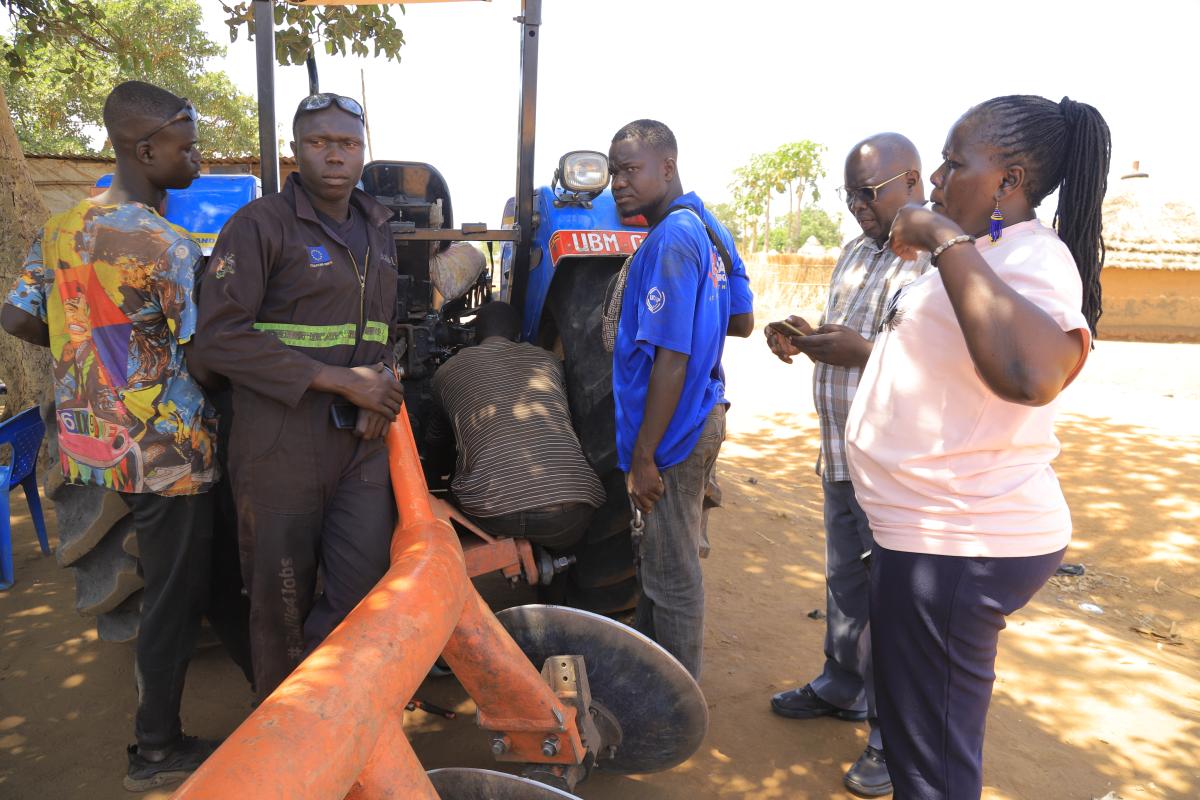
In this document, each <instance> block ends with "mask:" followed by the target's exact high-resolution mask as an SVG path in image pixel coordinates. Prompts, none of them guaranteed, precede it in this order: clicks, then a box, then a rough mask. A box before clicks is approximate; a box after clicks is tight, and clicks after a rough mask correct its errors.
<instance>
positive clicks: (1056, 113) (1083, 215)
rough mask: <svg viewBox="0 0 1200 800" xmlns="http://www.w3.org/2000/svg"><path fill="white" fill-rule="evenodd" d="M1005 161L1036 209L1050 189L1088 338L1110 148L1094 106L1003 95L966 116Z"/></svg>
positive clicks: (1096, 309) (1096, 294) (1095, 312)
mask: <svg viewBox="0 0 1200 800" xmlns="http://www.w3.org/2000/svg"><path fill="white" fill-rule="evenodd" d="M967 116H968V117H970V118H971V119H972V120H973V121H976V122H978V123H982V124H980V125H979V126H978V127H977V128H976V129H977V130H978V131H980V133H981V134H982V135H983V137H984V138H985V141H987V142H988V143H989V144H991V145H992V146H994V147H995V148H997V150H999V153H1000V155H999V157H1000V158H1001V159H1003V160H1005V161H1008V160H1011V159H1014V158H1018V159H1019V161H1020V163H1021V164H1022V165H1023V166H1024V167H1025V176H1026V177H1025V193H1026V195H1027V196H1028V198H1029V201H1030V203H1031V204H1032V205H1033V207H1034V208H1037V207H1038V205H1039V204H1040V203H1041V202H1042V200H1044V199H1046V196H1047V195H1049V194H1050V193H1051V192H1053V191H1054V190H1055V189H1060V191H1059V194H1058V208H1057V209H1056V210H1055V212H1054V228H1055V230H1056V231H1057V232H1058V238H1059V239H1061V240H1062V241H1063V243H1064V244H1065V245H1066V246H1067V249H1068V250H1070V251H1071V255H1072V256H1073V257H1074V259H1075V266H1076V267H1077V268H1078V269H1079V277H1080V278H1081V279H1082V281H1083V307H1082V309H1081V310H1082V311H1083V315H1084V316H1085V317H1086V318H1087V321H1088V327H1089V328H1090V329H1091V331H1092V334H1093V335H1095V333H1096V322H1097V321H1098V320H1099V319H1100V314H1101V307H1100V305H1101V304H1100V301H1101V298H1100V269H1101V268H1102V267H1103V266H1104V238H1103V235H1102V231H1101V210H1102V209H1101V207H1102V205H1103V203H1104V192H1105V191H1106V190H1107V188H1108V162H1109V156H1110V152H1111V149H1112V142H1111V138H1110V137H1109V133H1108V124H1107V123H1105V121H1104V117H1102V116H1100V112H1099V111H1097V110H1096V109H1095V108H1093V107H1092V106H1089V105H1087V104H1085V103H1076V102H1075V101H1074V100H1071V99H1070V98H1068V97H1064V98H1063V99H1062V101H1061V102H1059V103H1055V102H1053V101H1052V100H1047V99H1046V98H1044V97H1038V96H1036V95H1008V96H1006V97H996V98H993V99H991V100H988V101H987V102H984V103H980V104H979V105H977V106H975V107H974V108H972V109H971V110H970V111H968V112H967Z"/></svg>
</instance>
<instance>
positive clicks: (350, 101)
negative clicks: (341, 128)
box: [296, 92, 366, 122]
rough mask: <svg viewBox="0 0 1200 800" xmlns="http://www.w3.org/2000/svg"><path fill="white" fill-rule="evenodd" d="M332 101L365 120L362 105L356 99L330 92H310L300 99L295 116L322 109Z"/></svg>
mask: <svg viewBox="0 0 1200 800" xmlns="http://www.w3.org/2000/svg"><path fill="white" fill-rule="evenodd" d="M334 103H337V107H338V108H340V109H341V110H342V111H345V112H346V113H347V114H353V115H354V116H356V117H358V118H359V119H360V120H363V121H364V122H365V121H366V117H365V116H364V115H363V107H362V106H360V105H359V104H358V101H357V100H355V99H354V98H353V97H342V96H341V95H340V94H333V93H332V92H322V93H321V94H310V95H309V96H308V97H306V98H304V99H303V100H301V101H300V106H299V108H297V109H296V116H300V115H301V114H308V113H311V112H313V111H321V110H324V109H326V108H329V107H330V106H331V105H333V104H334Z"/></svg>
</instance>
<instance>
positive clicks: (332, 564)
mask: <svg viewBox="0 0 1200 800" xmlns="http://www.w3.org/2000/svg"><path fill="white" fill-rule="evenodd" d="M236 392H237V390H235V395H234V420H233V435H232V437H231V443H230V451H229V468H230V473H231V475H232V478H233V481H232V484H233V494H234V499H235V500H236V503H237V516H238V543H239V550H240V555H241V564H242V576H243V578H244V579H245V582H246V588H247V590H248V592H249V595H250V650H251V655H252V657H253V666H254V684H255V689H256V693H257V695H258V696H259V698H260V699H261V698H265V697H266V696H267V695H269V694H270V693H271V692H273V691H274V690H275V687H276V686H278V685H279V684H280V683H281V682H282V681H283V679H284V678H286V677H287V676H288V674H289V673H291V671H292V670H293V669H294V668H295V667H296V665H297V664H299V663H300V661H301V660H303V658H304V657H305V656H307V655H308V654H309V653H310V652H312V651H313V650H314V649H315V648H316V647H317V645H319V644H320V643H321V641H322V640H323V639H324V638H325V637H326V636H327V635H329V633H330V631H332V630H333V629H334V628H335V627H336V626H337V625H338V623H340V622H341V621H342V620H343V619H344V618H345V617H346V615H347V614H349V613H350V611H351V610H352V609H353V608H354V607H355V606H356V605H358V603H359V601H360V600H362V598H363V597H364V596H366V594H367V592H369V591H370V590H371V589H372V588H373V587H374V586H375V584H376V583H377V582H378V581H379V579H380V578H382V577H383V574H384V573H385V572H387V569H388V566H389V565H390V563H391V562H390V553H389V550H390V547H391V541H392V531H393V529H394V528H395V525H396V502H395V499H394V497H393V495H392V486H391V480H390V477H389V474H388V460H387V449H386V447H385V446H384V443H383V441H382V440H376V441H372V442H364V441H362V440H360V439H358V438H357V437H355V436H354V434H353V432H351V431H346V430H337V429H335V428H334V427H333V426H332V424H331V423H330V417H329V403H330V401H331V399H332V398H331V396H329V395H324V394H315V393H311V392H310V393H309V394H306V395H305V396H304V397H303V398H302V399H301V401H300V403H299V405H298V406H296V407H295V408H288V407H286V406H283V405H281V404H279V403H276V402H274V401H272V400H269V399H267V398H265V397H262V396H259V395H255V394H254V393H252V392H242V393H241V394H238V393H236ZM318 570H319V571H320V574H321V578H322V584H323V591H322V593H321V595H320V596H319V597H318V596H317V594H316V592H317V574H318Z"/></svg>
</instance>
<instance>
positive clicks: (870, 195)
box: [837, 169, 912, 206]
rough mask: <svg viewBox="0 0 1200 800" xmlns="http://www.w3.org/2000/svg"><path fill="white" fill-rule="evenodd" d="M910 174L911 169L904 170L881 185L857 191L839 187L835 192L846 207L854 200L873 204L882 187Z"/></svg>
mask: <svg viewBox="0 0 1200 800" xmlns="http://www.w3.org/2000/svg"><path fill="white" fill-rule="evenodd" d="M910 172H912V170H911V169H906V170H904V172H901V173H900V174H899V175H893V176H892V177H890V178H888V179H887V180H886V181H884V182H883V183H877V184H875V185H874V186H860V187H858V188H857V189H850V188H847V187H845V186H839V187H838V190H837V191H838V197H840V198H841V199H842V202H844V203H845V204H846V205H848V206H852V205H854V201H855V200H862V201H863V202H864V203H874V202H875V201H876V200H878V199H879V190H880V189H882V188H883V187H884V186H887V185H888V184H889V183H891V182H892V181H894V180H896V179H897V178H903V177H904V176H905V175H907V174H908V173H910Z"/></svg>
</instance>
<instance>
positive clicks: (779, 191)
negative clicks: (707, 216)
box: [712, 139, 841, 253]
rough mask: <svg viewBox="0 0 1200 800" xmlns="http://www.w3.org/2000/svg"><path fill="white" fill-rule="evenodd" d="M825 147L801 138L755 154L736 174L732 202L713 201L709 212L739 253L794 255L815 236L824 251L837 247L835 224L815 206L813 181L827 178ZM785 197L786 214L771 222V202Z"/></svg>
mask: <svg viewBox="0 0 1200 800" xmlns="http://www.w3.org/2000/svg"><path fill="white" fill-rule="evenodd" d="M825 149H826V148H825V146H824V145H821V144H817V143H815V142H812V141H809V140H808V139H802V140H800V141H798V142H790V143H788V144H784V145H780V146H779V147H778V148H776V149H775V150H774V151H772V152H770V153H758V154H757V155H754V156H751V158H750V160H749V161H748V162H747V163H746V164H744V165H743V166H741V167H739V168H738V169H736V170H735V171H734V180H733V182H732V183H730V184H729V190H730V192H732V193H733V201H732V202H730V203H717V204H715V205H714V206H713V208H712V210H713V213H714V214H716V216H717V218H718V219H720V220H721V222H722V223H723V224H724V225H725V226H726V227H727V228H729V230H730V232H731V233H733V235H734V238H736V239H737V240H738V242H739V244H740V246H741V248H742V249H743V250H745V251H746V252H748V253H754V252H757V251H759V250H778V251H781V252H783V251H794V250H798V249H799V248H800V247H802V246H803V245H804V243H805V242H807V241H808V239H809V237H815V238H816V240H817V241H818V242H820V243H821V244H822V245H824V246H825V247H836V246H837V245H839V244H841V229H840V226H839V225H838V221H837V220H836V219H834V218H833V217H831V216H829V214H827V213H826V212H825V211H824V210H822V209H820V208H818V207H817V206H816V205H815V204H816V202H817V201H818V200H820V198H821V194H820V190H819V189H818V187H817V181H819V180H820V179H821V178H824V177H825V166H824V164H822V157H823V156H824V154H825ZM780 195H783V196H785V197H787V200H788V211H787V215H786V216H785V217H783V218H782V219H775V220H772V219H771V203H772V200H774V199H775V198H776V197H778V196H780Z"/></svg>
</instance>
